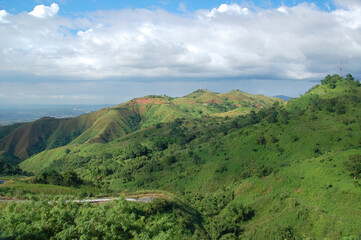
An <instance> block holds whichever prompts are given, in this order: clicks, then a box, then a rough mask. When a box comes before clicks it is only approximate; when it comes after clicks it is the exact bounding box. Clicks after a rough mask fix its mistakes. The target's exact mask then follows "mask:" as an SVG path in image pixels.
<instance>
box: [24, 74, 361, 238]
mask: <svg viewBox="0 0 361 240" xmlns="http://www.w3.org/2000/svg"><path fill="white" fill-rule="evenodd" d="M231 93H232V92H231ZM237 94H239V93H238V92H236V94H235V95H237ZM221 96H223V95H217V94H212V93H208V92H206V91H197V92H194V93H192V94H190V95H188V96H185V97H184V98H181V99H176V100H175V99H169V98H166V97H161V98H159V97H148V98H146V99H142V100H141V102H140V103H139V100H136V99H135V100H133V102H135V103H137V104H135V105H136V106H138V109H139V112H142V111H144V110H145V109H146V106H147V105H148V102H153V104H155V103H154V101H162V103H164V104H162V105H161V104H158V105H157V107H158V108H156V110H157V112H158V113H161V112H162V111H163V109H162V107H163V106H166V104H169V105H172V103H173V104H174V105H176V102H177V101H189V102H191V103H192V102H193V101H194V99H203V102H202V104H201V105H197V107H199V108H201V107H204V108H203V110H204V111H206V110H205V109H207V107H208V106H209V105H211V104H212V103H217V102H221V101H229V99H230V98H231V97H230V96H227V97H225V98H222V97H221ZM232 96H234V95H233V94H232ZM360 96H361V85H360V83H359V82H358V81H355V80H354V79H353V78H352V77H351V76H348V77H347V78H346V79H341V78H340V77H339V76H337V75H334V76H327V77H326V78H325V79H324V80H322V84H321V85H317V86H315V87H314V88H312V89H310V90H309V91H308V92H307V93H305V94H304V95H303V96H301V97H299V98H297V99H293V100H291V101H290V102H288V104H287V105H284V106H283V105H280V104H278V103H274V104H273V105H272V106H270V107H268V108H264V109H262V110H260V111H258V112H250V113H249V114H246V115H238V116H234V117H232V116H229V117H226V118H223V117H217V116H213V115H212V114H207V115H204V116H203V117H200V118H194V119H186V118H183V119H177V120H176V121H172V122H169V123H163V124H157V125H153V126H150V127H146V128H143V129H140V130H137V131H134V132H132V133H129V134H127V135H123V136H120V137H118V138H116V139H114V140H113V141H109V142H107V143H105V144H104V143H93V144H73V145H67V146H63V147H60V148H56V149H52V150H46V151H44V152H42V153H40V154H37V155H34V156H33V157H31V158H29V159H27V160H26V161H24V162H22V163H21V164H20V166H21V168H22V169H24V170H26V171H32V172H34V173H41V172H42V171H46V170H48V169H53V170H54V169H55V170H57V171H59V172H66V171H69V170H75V171H76V173H77V174H78V176H79V177H80V178H81V179H83V180H84V181H87V182H91V183H92V184H93V185H95V186H98V187H99V188H101V189H103V190H105V191H108V192H124V191H137V190H141V189H153V190H163V191H164V190H165V191H169V192H172V193H173V194H176V195H177V196H178V197H179V198H181V199H182V201H183V202H185V203H187V204H189V206H191V207H192V208H194V209H196V210H197V211H198V212H199V213H200V214H201V215H202V219H203V220H202V225H203V226H204V229H205V231H206V233H207V234H208V236H209V238H210V239H237V238H242V239H243V238H244V239H286V238H287V239H302V238H304V239H307V238H308V239H320V238H329V239H340V238H341V239H342V238H350V239H355V238H357V237H359V236H361V232H360V225H359V223H360V222H361V217H360V216H361V207H360V205H359V202H360V201H361V198H360V196H361V187H360V183H359V180H358V179H359V177H360V173H361V168H360V167H359V166H361V131H360V129H361V117H360V116H361V97H360ZM204 99H206V100H204ZM223 99H227V100H223ZM144 101H146V102H147V103H145V102H144ZM205 101H207V102H205ZM128 104H129V103H128ZM204 104H207V105H204ZM217 104H219V103H217ZM237 104H241V103H240V102H238V103H237ZM179 105H181V104H179ZM115 108H119V106H117V107H115ZM181 109H182V108H181ZM144 112H147V111H144ZM163 113H164V115H165V116H166V117H167V115H166V113H167V112H163ZM143 116H146V114H143ZM162 117H164V116H163V115H162ZM150 119H151V120H150ZM158 120H159V119H158ZM160 120H164V118H161V119H160ZM141 121H142V120H141ZM148 121H155V120H154V119H153V118H148ZM146 122H147V121H145V122H144V126H146Z"/></svg>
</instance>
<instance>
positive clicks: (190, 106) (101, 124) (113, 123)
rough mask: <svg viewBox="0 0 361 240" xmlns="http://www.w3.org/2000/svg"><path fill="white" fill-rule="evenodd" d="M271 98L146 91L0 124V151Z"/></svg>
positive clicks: (46, 145) (90, 137)
mask: <svg viewBox="0 0 361 240" xmlns="http://www.w3.org/2000/svg"><path fill="white" fill-rule="evenodd" d="M275 101H279V102H282V101H283V100H281V99H277V98H269V97H265V96H260V95H259V96H253V95H251V94H246V93H243V92H241V91H232V92H230V93H226V94H216V93H212V92H209V91H207V90H199V91H198V92H195V93H193V94H190V95H188V96H186V97H184V98H170V97H166V96H148V97H144V98H137V99H133V100H131V101H129V102H126V103H123V104H120V105H118V106H115V107H112V108H104V109H102V110H99V111H97V112H93V113H89V114H84V115H81V116H79V117H75V118H66V119H55V118H50V117H44V118H41V119H39V120H37V121H34V122H31V123H26V124H15V125H10V126H5V127H0V151H5V152H8V153H10V154H13V155H14V156H16V157H18V158H20V159H22V160H24V159H26V158H28V157H30V156H32V155H34V154H36V153H39V152H42V151H44V150H46V149H53V148H57V147H60V146H64V145H67V144H69V143H71V144H82V143H97V142H98V143H107V142H110V141H112V140H114V139H117V138H119V137H121V136H124V135H126V134H129V133H131V132H134V131H136V130H138V129H142V128H146V127H149V126H152V125H155V124H157V123H165V122H170V121H173V120H174V119H176V118H187V119H189V118H199V117H201V116H203V115H212V114H219V113H226V112H228V111H230V110H237V111H233V112H232V115H235V114H243V113H244V112H249V111H250V109H253V110H256V109H260V108H263V107H267V106H270V105H272V103H274V102H275Z"/></svg>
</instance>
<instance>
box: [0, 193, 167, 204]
mask: <svg viewBox="0 0 361 240" xmlns="http://www.w3.org/2000/svg"><path fill="white" fill-rule="evenodd" d="M162 197H163V196H157V195H154V194H152V195H147V194H142V195H133V196H129V197H126V198H125V200H126V201H129V202H141V203H149V202H151V201H153V200H154V199H157V198H162ZM112 200H119V198H118V197H116V198H95V199H81V200H68V201H67V202H77V203H87V202H88V203H106V202H110V201H112ZM24 201H26V200H20V199H10V198H7V199H5V198H3V199H0V202H20V203H21V202H24ZM49 203H51V202H49Z"/></svg>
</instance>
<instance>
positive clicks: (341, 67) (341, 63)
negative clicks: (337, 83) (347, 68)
mask: <svg viewBox="0 0 361 240" xmlns="http://www.w3.org/2000/svg"><path fill="white" fill-rule="evenodd" d="M340 77H341V78H342V60H341V65H340Z"/></svg>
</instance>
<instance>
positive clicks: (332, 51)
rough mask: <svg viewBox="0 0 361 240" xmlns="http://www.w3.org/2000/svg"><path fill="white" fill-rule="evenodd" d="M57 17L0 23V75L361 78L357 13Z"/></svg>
mask: <svg viewBox="0 0 361 240" xmlns="http://www.w3.org/2000/svg"><path fill="white" fill-rule="evenodd" d="M350 2H351V1H350ZM58 10H59V6H58V5H57V4H52V5H51V6H50V7H46V6H42V5H39V6H37V7H35V8H34V11H32V12H31V13H30V14H31V15H33V16H36V18H34V17H33V16H31V15H29V14H18V15H11V19H10V18H9V19H10V20H9V21H10V23H9V24H0V36H2V37H1V38H0V72H20V73H24V74H32V75H38V76H52V77H64V78H71V79H83V80H84V79H93V80H97V79H105V78H117V79H118V80H119V81H122V80H125V79H126V80H129V79H133V80H134V81H137V79H142V80H144V79H148V81H153V80H154V79H158V80H166V81H171V80H172V79H179V78H194V79H209V78H213V79H219V78H237V79H250V78H252V79H320V78H321V77H323V76H324V75H325V74H327V73H333V72H335V71H337V68H338V64H339V62H340V60H341V59H343V60H344V63H345V64H344V65H345V68H349V69H347V70H348V71H349V72H352V73H359V71H360V70H359V69H361V68H360V66H359V64H358V63H359V62H361V32H360V28H361V20H360V17H359V16H361V14H360V13H359V12H358V11H361V7H357V6H356V5H354V7H353V8H352V9H351V8H345V7H341V8H338V9H336V10H334V11H332V12H326V11H323V10H320V9H318V8H317V7H315V5H313V4H307V3H302V4H299V5H297V6H294V7H286V6H281V7H279V8H275V9H259V8H246V7H244V6H242V5H239V4H222V5H220V6H219V7H217V8H214V9H211V10H200V11H196V12H192V13H187V14H182V15H179V14H174V13H169V12H166V11H164V10H159V9H156V10H145V9H135V10H129V9H124V10H119V11H98V12H92V13H84V14H83V15H82V17H79V18H74V17H73V18H70V17H62V16H61V15H58V17H56V18H51V17H52V16H54V15H55V14H57V12H58ZM357 15H358V16H357ZM39 18H40V19H39ZM41 18H48V19H47V20H46V21H43V19H41ZM0 19H2V18H0ZM345 71H346V69H345ZM356 76H357V74H356Z"/></svg>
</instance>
